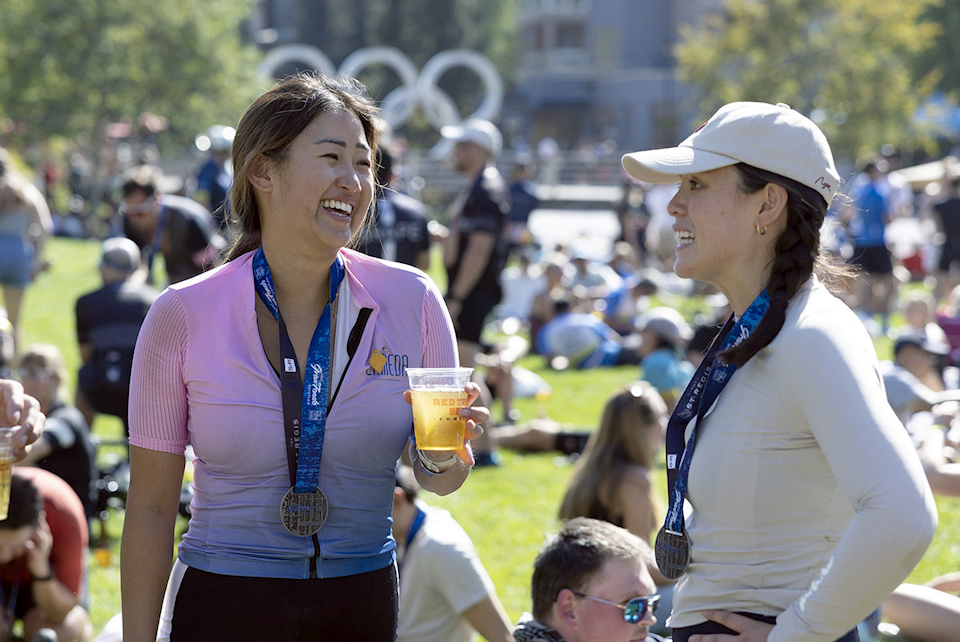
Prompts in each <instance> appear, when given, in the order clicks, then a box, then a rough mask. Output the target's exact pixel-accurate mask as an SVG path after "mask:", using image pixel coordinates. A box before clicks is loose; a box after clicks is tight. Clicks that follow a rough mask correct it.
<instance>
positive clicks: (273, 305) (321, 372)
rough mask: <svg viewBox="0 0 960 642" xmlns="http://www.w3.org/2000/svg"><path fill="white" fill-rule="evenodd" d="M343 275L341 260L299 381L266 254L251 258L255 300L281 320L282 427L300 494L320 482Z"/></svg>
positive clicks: (293, 480) (332, 270)
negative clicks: (334, 310) (334, 317)
mask: <svg viewBox="0 0 960 642" xmlns="http://www.w3.org/2000/svg"><path fill="white" fill-rule="evenodd" d="M344 273H345V269H344V265H343V259H341V258H340V255H339V254H338V255H337V258H336V260H334V262H333V265H331V266H330V293H329V298H328V301H327V304H326V305H325V306H324V308H323V312H322V313H321V315H320V321H319V322H318V323H317V327H316V329H315V330H314V332H313V337H312V339H311V340H310V348H309V351H308V354H307V363H306V367H305V368H304V376H303V380H302V381H301V378H300V367H299V364H298V363H297V355H296V352H295V351H294V349H293V344H292V343H291V341H290V337H289V335H288V334H287V326H286V324H285V323H284V322H283V315H281V313H280V308H279V306H278V305H277V297H276V292H275V290H274V287H273V279H272V277H271V275H270V266H269V265H267V261H266V257H265V256H264V254H263V248H259V249H258V250H257V252H256V254H254V257H253V276H254V282H255V284H256V289H257V294H258V295H259V297H260V300H261V301H263V304H264V305H265V306H266V307H267V310H269V311H270V314H271V315H272V316H273V318H274V319H276V320H277V333H278V335H279V337H278V339H279V344H280V385H281V398H282V401H283V423H284V429H285V432H286V442H287V466H288V469H289V472H290V482H291V483H292V484H294V488H295V491H296V492H297V493H308V492H313V491H315V490H316V489H317V488H318V486H319V482H320V458H321V457H322V455H323V437H324V432H325V429H326V423H327V398H328V396H329V394H330V326H331V324H330V317H331V306H332V304H333V300H334V298H336V296H337V290H338V289H339V287H340V282H341V281H342V280H343V277H344Z"/></svg>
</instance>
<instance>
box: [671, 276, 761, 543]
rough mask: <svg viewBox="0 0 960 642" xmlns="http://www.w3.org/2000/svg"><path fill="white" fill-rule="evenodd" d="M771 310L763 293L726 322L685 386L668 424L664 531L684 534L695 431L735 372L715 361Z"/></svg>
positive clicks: (727, 364) (732, 366) (731, 366)
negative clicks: (667, 501)
mask: <svg viewBox="0 0 960 642" xmlns="http://www.w3.org/2000/svg"><path fill="white" fill-rule="evenodd" d="M769 307H770V296H769V294H767V291H766V290H764V291H763V292H761V293H760V296H758V297H757V298H756V299H754V301H753V303H751V304H750V307H749V308H747V310H746V311H745V312H744V313H743V315H742V316H741V317H740V319H739V320H737V321H734V317H733V315H731V316H730V318H729V319H727V322H726V323H725V324H724V326H723V329H722V330H721V331H720V334H719V335H717V338H716V339H714V341H713V344H712V345H711V346H710V350H709V351H707V355H706V356H705V357H704V359H703V361H702V362H701V363H700V367H699V368H697V372H696V373H695V374H694V375H693V379H691V380H690V383H689V384H687V388H686V390H684V391H683V395H681V397H680V400H679V401H678V402H677V406H676V408H674V410H673V414H672V415H670V421H669V422H668V423H667V437H666V454H667V487H668V488H670V507H669V508H668V509H667V517H666V520H665V524H664V528H665V529H666V530H668V531H672V532H674V533H682V532H683V501H684V499H685V498H686V496H687V477H688V476H689V474H690V460H691V459H693V448H694V446H695V445H696V442H697V430H698V429H699V428H702V427H703V420H704V415H706V413H707V411H708V410H709V409H710V407H711V406H713V403H714V402H715V401H716V400H717V397H719V396H720V392H721V391H722V390H723V388H724V386H726V385H727V382H729V381H730V377H732V376H733V373H734V372H735V371H736V369H737V366H736V364H734V363H725V362H723V361H717V355H718V354H719V353H720V352H723V351H724V350H727V349H729V348H733V347H734V346H737V345H739V344H740V343H741V342H742V341H743V340H744V339H746V338H747V337H748V336H750V333H751V332H753V330H754V329H755V328H756V327H757V325H758V324H759V323H760V320H761V319H762V318H763V315H764V314H766V313H767V309H768V308H769ZM694 415H696V416H697V423H696V425H694V427H693V430H692V431H691V433H690V438H689V439H688V440H687V441H686V443H684V433H685V432H686V429H687V424H689V423H690V420H691V419H693V416H694Z"/></svg>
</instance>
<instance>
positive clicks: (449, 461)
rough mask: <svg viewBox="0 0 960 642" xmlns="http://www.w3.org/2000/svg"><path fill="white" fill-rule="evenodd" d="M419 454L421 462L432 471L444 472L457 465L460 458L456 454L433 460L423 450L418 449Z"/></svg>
mask: <svg viewBox="0 0 960 642" xmlns="http://www.w3.org/2000/svg"><path fill="white" fill-rule="evenodd" d="M417 455H418V456H419V457H420V463H421V464H423V467H424V468H426V469H427V470H429V471H430V472H431V473H438V474H442V473H445V472H447V471H448V470H450V469H451V468H453V467H454V466H456V464H457V460H458V459H460V458H459V457H458V456H457V455H456V454H453V455H450V456H449V457H447V458H446V459H444V460H441V461H433V460H432V459H430V458H429V457H427V456H426V455H424V454H423V451H422V450H417Z"/></svg>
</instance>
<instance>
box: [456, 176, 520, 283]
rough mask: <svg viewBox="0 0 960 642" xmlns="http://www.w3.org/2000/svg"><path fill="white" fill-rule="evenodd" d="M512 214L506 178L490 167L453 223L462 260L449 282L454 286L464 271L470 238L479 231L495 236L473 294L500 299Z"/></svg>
mask: <svg viewBox="0 0 960 642" xmlns="http://www.w3.org/2000/svg"><path fill="white" fill-rule="evenodd" d="M509 212H510V198H509V195H508V193H507V187H506V184H505V182H504V180H503V177H502V176H501V175H500V172H498V171H497V169H496V168H495V167H487V168H486V169H485V170H484V171H483V172H481V173H480V175H479V176H477V178H476V179H475V180H474V182H473V183H472V184H471V187H470V192H469V194H468V195H467V199H466V201H465V202H464V204H463V209H462V210H461V212H460V215H459V216H458V217H457V218H456V219H455V220H454V222H453V223H452V225H454V226H456V227H458V228H459V235H460V236H459V246H458V248H457V256H458V259H457V261H456V263H454V265H453V266H452V267H450V268H447V283H454V282H455V281H456V279H457V274H458V273H459V272H460V260H459V257H462V256H463V255H464V253H465V252H466V250H467V245H468V244H469V240H470V235H471V234H473V233H477V232H483V233H486V234H492V235H493V236H494V238H495V239H496V241H495V242H494V247H493V252H491V254H490V258H489V260H488V261H487V264H486V265H485V266H484V267H483V271H482V273H481V275H480V279H479V280H478V281H477V283H476V285H474V287H473V292H482V293H484V294H489V295H492V296H494V297H496V298H497V300H499V298H500V295H501V290H500V272H502V271H503V268H504V266H505V265H506V258H507V251H506V246H505V244H504V243H503V240H502V235H503V226H504V223H505V222H506V218H507V215H508V214H509ZM471 294H472V292H471Z"/></svg>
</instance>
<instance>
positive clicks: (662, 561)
mask: <svg viewBox="0 0 960 642" xmlns="http://www.w3.org/2000/svg"><path fill="white" fill-rule="evenodd" d="M654 553H655V555H656V558H657V566H658V567H659V568H660V573H662V574H663V576H664V577H666V578H667V579H671V580H675V579H677V578H678V577H680V576H681V575H683V574H684V572H686V570H687V566H688V565H689V564H690V539H689V538H688V537H687V534H686V533H685V532H680V533H678V532H676V531H669V530H667V527H666V526H664V527H663V528H661V529H660V532H659V533H657V541H656V543H655V544H654Z"/></svg>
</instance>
